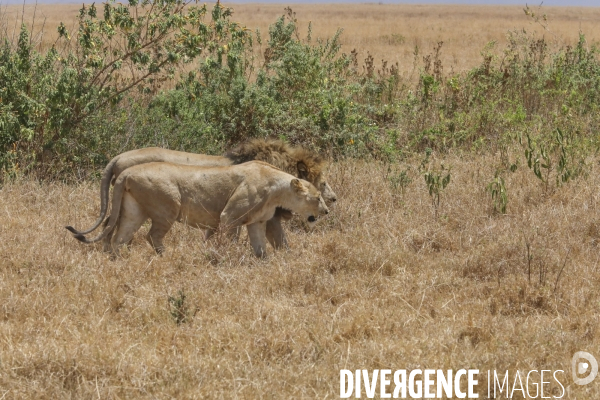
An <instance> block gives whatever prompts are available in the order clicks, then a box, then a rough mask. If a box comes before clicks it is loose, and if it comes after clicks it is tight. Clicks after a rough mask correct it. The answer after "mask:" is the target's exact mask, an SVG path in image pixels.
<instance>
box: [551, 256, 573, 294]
mask: <svg viewBox="0 0 600 400" xmlns="http://www.w3.org/2000/svg"><path fill="white" fill-rule="evenodd" d="M570 253H571V249H569V251H567V255H566V256H565V261H564V262H563V265H562V268H561V269H560V271H559V272H558V275H557V276H556V282H554V293H555V294H556V289H557V288H558V281H559V280H560V276H561V275H562V272H563V270H564V269H565V266H566V265H567V260H568V259H569V254H570Z"/></svg>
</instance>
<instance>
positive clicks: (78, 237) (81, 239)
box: [65, 226, 89, 243]
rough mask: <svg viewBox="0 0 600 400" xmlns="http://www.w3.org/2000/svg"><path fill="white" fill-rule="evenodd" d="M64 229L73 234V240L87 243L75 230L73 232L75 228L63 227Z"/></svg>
mask: <svg viewBox="0 0 600 400" xmlns="http://www.w3.org/2000/svg"><path fill="white" fill-rule="evenodd" d="M65 228H67V230H68V231H69V232H71V233H72V234H73V237H74V238H75V239H77V240H79V241H80V242H83V243H89V242H88V240H87V238H86V237H85V236H84V235H83V234H82V233H79V232H77V230H75V228H73V227H72V226H65Z"/></svg>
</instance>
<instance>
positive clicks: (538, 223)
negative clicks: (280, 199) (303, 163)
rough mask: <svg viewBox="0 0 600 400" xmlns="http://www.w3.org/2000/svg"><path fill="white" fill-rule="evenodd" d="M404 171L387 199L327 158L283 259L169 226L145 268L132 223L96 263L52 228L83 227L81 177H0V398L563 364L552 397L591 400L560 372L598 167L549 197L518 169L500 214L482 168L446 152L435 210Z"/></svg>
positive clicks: (228, 388) (351, 166)
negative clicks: (123, 243) (312, 204)
mask: <svg viewBox="0 0 600 400" xmlns="http://www.w3.org/2000/svg"><path fill="white" fill-rule="evenodd" d="M434 157H435V154H434ZM420 161H421V160H420V159H413V160H406V161H404V162H402V163H399V164H398V165H394V166H392V171H391V173H392V174H394V173H397V171H399V170H405V169H408V171H409V172H408V177H409V178H410V179H412V181H411V182H410V183H409V184H408V185H407V186H406V187H405V188H404V190H403V191H399V190H395V189H393V188H392V187H391V185H390V180H389V175H388V174H389V173H390V172H388V168H389V166H388V165H384V164H380V163H376V162H366V161H342V162H337V163H334V164H333V165H332V166H331V169H330V182H331V184H332V186H333V188H334V189H335V190H336V191H337V194H338V198H339V200H338V203H337V204H336V206H335V207H334V208H333V209H332V213H330V214H329V215H328V216H327V217H326V218H325V219H323V220H321V221H320V223H319V224H318V226H317V229H316V230H315V231H313V232H310V233H307V232H304V231H303V230H302V229H301V228H300V227H299V226H297V227H296V226H295V225H294V224H292V226H291V227H290V225H289V224H288V232H289V239H290V243H291V245H292V248H291V249H289V250H287V251H278V252H276V253H275V254H273V255H271V256H270V257H269V258H268V259H267V260H258V259H256V258H254V257H253V256H252V255H251V250H250V246H249V244H248V243H247V242H246V240H243V239H242V240H241V241H240V242H239V243H228V242H226V241H224V240H221V241H219V240H215V241H209V242H208V243H206V242H204V241H203V240H202V233H201V232H200V231H197V230H195V229H192V228H188V227H185V226H182V225H177V226H176V227H175V229H173V231H172V232H171V233H170V234H169V235H168V237H167V241H166V245H167V248H168V251H167V252H166V254H165V255H164V256H155V255H154V253H153V252H152V250H151V248H150V246H149V245H148V244H147V243H146V242H145V241H144V238H143V236H144V234H145V232H146V231H147V229H148V227H147V226H146V227H144V228H142V229H141V230H140V232H139V233H138V234H137V236H136V237H135V239H134V241H133V244H132V246H131V249H130V250H129V251H128V252H126V254H125V256H124V257H123V258H122V259H119V260H117V261H110V260H109V257H108V256H107V255H106V254H105V253H103V252H102V251H101V249H100V246H95V245H91V246H86V245H83V244H81V243H79V242H77V241H76V240H75V239H73V238H72V237H71V235H70V234H69V233H68V232H67V231H66V230H65V229H64V225H67V224H74V225H76V226H77V227H81V228H83V227H86V226H87V225H89V224H91V223H92V221H93V220H94V219H95V218H96V215H97V213H98V199H97V192H98V185H97V184H96V183H82V184H79V185H66V184H60V183H43V184H40V183H36V182H32V181H27V180H24V181H19V182H15V183H10V184H7V185H5V186H4V187H3V188H2V189H1V191H0V199H1V200H0V204H2V207H1V209H0V213H1V214H2V224H0V298H1V299H2V302H1V307H0V341H1V343H2V345H1V346H0V388H1V389H0V390H2V391H1V392H0V397H1V396H4V398H7V399H8V398H36V399H43V398H48V399H50V398H52V399H54V398H103V399H105V398H160V399H163V398H164V399H166V398H223V399H232V398H280V399H283V398H306V399H313V398H337V397H338V396H339V379H340V378H339V373H340V372H339V371H340V369H343V368H345V369H350V370H355V369H370V370H372V369H382V368H390V369H392V370H394V369H408V370H412V369H417V368H421V369H423V368H435V369H444V370H445V369H454V370H455V371H456V370H458V369H460V368H477V369H479V370H480V372H481V375H479V381H480V385H479V387H478V390H479V393H480V395H481V396H480V398H486V397H485V394H486V392H487V389H486V387H487V380H486V374H487V370H488V369H495V370H498V371H506V370H509V371H510V373H511V378H510V380H511V384H512V379H513V376H514V374H515V373H516V371H517V370H519V371H521V373H525V374H526V373H527V371H529V370H532V369H537V370H541V369H549V370H558V369H560V370H564V371H565V372H564V374H561V373H559V374H558V376H559V378H560V380H561V382H562V383H563V385H565V386H566V391H567V394H566V396H565V397H563V398H567V399H595V398H598V395H599V394H600V390H599V389H598V385H597V384H591V385H588V386H585V387H579V386H577V385H574V384H573V383H572V378H571V376H570V359H571V357H572V355H573V354H574V352H576V351H580V350H587V351H591V352H592V353H594V352H595V353H596V354H598V348H599V345H600V335H599V333H600V332H599V331H598V329H599V325H598V322H599V321H598V313H599V312H600V296H599V293H598V287H599V285H600V272H599V270H598V260H599V258H600V257H599V255H598V254H599V252H598V251H599V249H598V244H599V243H600V242H599V241H600V209H599V205H600V194H599V193H598V189H597V188H598V186H599V185H600V178H599V177H598V172H599V171H598V167H597V161H598V160H590V170H589V172H590V174H589V176H588V178H587V179H580V180H578V181H575V182H572V183H569V184H568V185H564V186H563V187H561V188H558V189H556V190H550V191H548V192H545V191H544V189H543V187H542V186H541V185H540V184H539V182H538V180H537V178H536V177H535V176H534V174H533V173H532V172H531V171H530V170H529V169H528V168H527V167H526V166H523V165H521V166H520V167H519V168H518V169H517V171H516V172H515V173H512V174H509V175H508V176H507V181H506V185H507V188H508V191H509V194H510V202H509V206H508V210H507V211H508V213H507V215H499V214H496V213H494V212H493V210H492V205H491V204H492V203H491V198H490V194H489V192H487V191H486V190H485V187H486V185H487V184H488V183H489V182H490V181H491V179H492V178H493V176H494V175H493V174H494V170H493V167H492V165H494V164H495V163H497V162H498V159H497V156H494V155H490V156H461V155H447V156H445V157H444V159H443V161H444V162H445V164H446V165H451V167H452V181H451V183H450V184H449V186H448V187H447V189H446V190H445V191H444V192H443V193H442V197H441V202H440V209H439V210H438V216H437V217H436V216H435V213H434V208H433V206H432V202H431V198H430V196H429V193H428V191H427V188H426V185H425V183H424V181H423V179H422V176H421V175H420V174H419V172H418V171H417V169H418V165H419V164H420ZM440 161H441V159H439V158H437V157H435V162H436V163H437V162H440ZM592 161H593V162H592ZM528 246H529V256H530V257H528V250H527V248H528ZM561 271H562V272H561ZM182 295H183V296H185V298H184V299H183V302H181V300H182ZM177 300H179V301H180V302H179V305H178V303H177ZM178 319H179V320H180V323H179V324H177V320H178ZM538 380H539V377H538ZM533 390H534V388H533V387H532V393H533ZM549 390H552V391H551V392H550V393H552V394H554V395H555V396H559V395H560V394H561V390H560V387H558V385H556V384H553V385H550V386H548V385H546V393H545V395H548V391H549ZM517 393H518V392H517ZM363 396H365V393H364V388H363ZM515 398H520V397H518V395H516V396H515Z"/></svg>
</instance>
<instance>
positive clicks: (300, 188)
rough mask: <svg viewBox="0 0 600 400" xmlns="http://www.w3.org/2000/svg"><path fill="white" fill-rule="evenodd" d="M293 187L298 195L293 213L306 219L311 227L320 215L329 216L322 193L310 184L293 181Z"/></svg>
mask: <svg viewBox="0 0 600 400" xmlns="http://www.w3.org/2000/svg"><path fill="white" fill-rule="evenodd" d="M291 186H292V188H293V190H294V193H295V195H296V201H295V203H296V204H295V205H294V209H292V211H294V212H296V213H298V214H300V215H301V216H302V217H303V218H305V219H306V221H307V222H308V224H309V226H311V227H312V225H314V223H315V222H316V221H317V218H318V217H319V215H322V214H329V209H328V208H327V205H326V204H325V201H324V200H323V197H322V196H321V193H320V192H319V191H318V190H317V189H316V188H315V187H314V186H313V185H312V184H311V183H310V182H307V181H305V180H300V179H293V180H292V182H291Z"/></svg>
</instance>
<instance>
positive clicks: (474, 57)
mask: <svg viewBox="0 0 600 400" xmlns="http://www.w3.org/2000/svg"><path fill="white" fill-rule="evenodd" d="M209 4H210V3H209ZM223 4H225V5H227V6H231V7H233V8H234V10H235V13H234V20H237V21H239V22H241V23H242V24H244V25H246V26H247V27H248V28H250V29H252V30H256V29H257V28H258V29H259V30H260V31H261V35H262V37H263V39H266V38H268V28H269V25H270V24H272V23H274V22H275V20H276V19H277V18H278V17H279V16H281V15H282V14H283V13H284V8H285V5H282V4H234V3H227V2H225V3H223ZM80 7H81V5H79V4H61V5H38V6H37V8H36V7H35V6H33V5H27V6H25V8H24V9H25V13H23V6H1V7H0V21H2V20H4V21H6V24H5V25H6V26H7V33H8V37H9V38H11V37H13V36H15V35H18V28H19V26H20V23H21V20H23V21H24V22H25V23H27V24H28V26H31V25H32V23H33V22H34V21H35V23H33V26H34V28H33V32H34V34H35V36H36V38H35V39H36V43H39V45H40V48H41V49H47V48H48V47H49V46H51V44H52V43H54V41H55V40H56V36H57V33H56V27H57V26H58V24H59V22H61V21H62V22H64V23H65V25H66V26H67V27H68V28H69V29H70V31H74V27H75V26H76V25H75V23H76V19H75V17H76V15H77V11H78V9H79V8H80ZM292 8H293V10H294V11H295V12H296V17H297V19H298V22H299V29H300V34H301V37H305V36H306V33H307V29H308V23H309V22H312V27H313V37H314V38H317V37H321V38H328V37H331V36H332V35H333V34H334V33H335V32H336V30H337V29H338V28H343V29H344V34H343V35H342V41H341V43H342V45H343V47H342V51H343V52H346V53H350V52H351V51H352V50H353V49H356V50H357V51H358V54H359V61H362V60H364V59H365V58H366V56H367V52H368V53H370V54H371V55H372V56H373V57H374V58H375V65H376V67H379V66H380V65H381V60H386V61H388V62H389V63H396V62H397V63H398V65H399V67H400V72H401V73H402V74H405V75H409V74H410V73H411V71H412V70H413V67H414V50H415V46H418V47H419V52H420V56H419V57H418V60H417V61H418V62H420V61H421V56H422V55H425V54H429V53H432V51H433V47H434V46H435V45H436V44H437V43H438V42H439V41H443V42H444V45H443V47H442V57H441V60H442V63H443V65H444V66H445V68H446V71H445V72H447V73H450V72H451V70H453V71H456V72H458V71H463V70H465V69H470V68H473V67H475V66H477V65H479V64H480V63H481V61H482V57H481V51H482V50H483V48H484V46H485V45H486V44H487V43H489V42H491V41H496V42H497V43H498V45H497V51H498V53H500V51H501V50H502V49H503V48H504V46H505V44H506V43H507V39H506V34H507V32H508V31H510V30H514V29H517V30H520V29H526V30H527V31H537V32H538V33H539V34H544V35H545V36H546V38H547V39H549V41H550V42H553V41H556V42H557V43H573V42H575V41H576V40H577V39H578V34H579V32H580V31H581V32H583V33H585V34H586V37H587V39H588V41H589V42H590V43H599V42H600V24H598V23H597V21H598V20H599V19H600V8H599V7H596V8H591V7H587V8H586V7H542V8H541V11H540V12H538V7H533V10H534V11H535V12H538V14H540V15H541V14H547V15H548V19H549V30H550V31H544V29H543V28H542V27H541V26H540V25H539V24H535V23H534V22H533V21H532V20H531V18H529V17H527V16H526V15H525V14H524V12H523V7H522V6H467V5H413V4H385V5H378V4H352V5H341V4H295V5H292ZM34 10H35V19H34ZM0 26H2V24H0ZM265 45H266V44H264V45H263V46H265ZM260 50H261V49H260V48H258V47H257V51H260ZM262 50H263V51H264V48H263V49H262Z"/></svg>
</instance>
